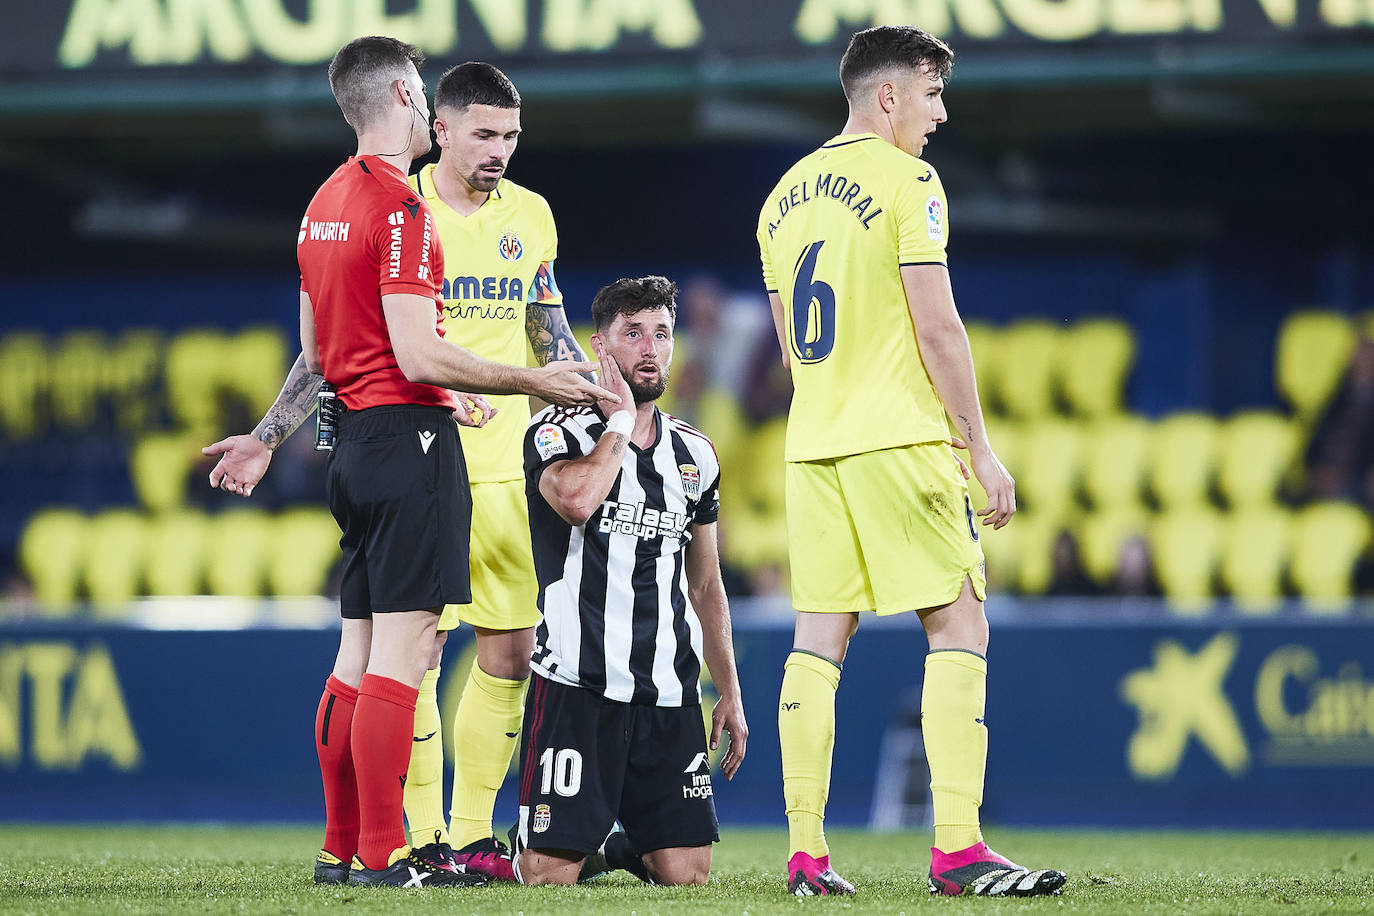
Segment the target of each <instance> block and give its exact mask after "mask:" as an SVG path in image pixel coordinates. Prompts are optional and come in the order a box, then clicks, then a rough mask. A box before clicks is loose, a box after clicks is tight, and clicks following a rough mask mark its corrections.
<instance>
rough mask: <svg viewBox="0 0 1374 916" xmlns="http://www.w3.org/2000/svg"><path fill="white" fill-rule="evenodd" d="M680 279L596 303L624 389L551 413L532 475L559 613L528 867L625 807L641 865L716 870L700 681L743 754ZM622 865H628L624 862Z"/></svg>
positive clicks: (612, 292) (547, 657)
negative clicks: (690, 405)
mask: <svg viewBox="0 0 1374 916" xmlns="http://www.w3.org/2000/svg"><path fill="white" fill-rule="evenodd" d="M676 292H677V287H676V285H675V284H673V283H672V282H670V281H668V280H666V279H664V278H663V277H643V278H640V279H634V280H618V281H616V282H615V283H613V284H611V285H610V286H607V287H605V288H603V289H602V290H601V291H600V292H598V293H597V295H596V298H595V300H594V301H593V302H592V317H593V319H594V320H595V322H596V334H595V335H594V336H593V337H592V343H593V345H594V347H595V348H596V353H597V356H598V357H599V358H600V360H601V371H602V377H601V378H602V384H603V386H605V387H606V388H607V390H609V391H611V392H612V393H614V394H617V395H619V397H620V399H621V402H620V403H619V404H615V405H611V404H605V403H602V404H599V405H598V406H597V408H586V409H581V410H566V409H563V408H556V407H551V408H548V409H546V410H544V411H543V412H541V413H539V414H538V415H536V416H535V418H534V419H533V420H532V421H531V423H530V426H529V429H528V430H527V431H526V434H525V492H526V496H527V498H528V500H529V509H530V529H531V532H532V534H533V547H534V560H535V569H536V571H537V573H538V576H539V594H540V599H539V603H540V610H541V611H542V612H543V615H544V619H543V622H542V623H540V624H539V627H538V629H537V630H536V633H535V640H536V646H535V651H534V655H533V657H532V658H531V660H530V666H531V669H532V674H533V677H532V681H531V684H530V690H529V695H528V698H527V699H526V706H525V727H524V734H523V737H522V740H521V749H520V822H519V824H518V825H517V836H516V851H517V858H516V862H515V868H516V873H517V874H518V875H519V876H520V878H521V880H523V881H524V882H525V883H526V884H571V883H573V882H575V881H576V880H577V878H578V874H579V871H580V870H581V868H582V865H583V863H584V861H585V860H586V859H587V857H588V856H590V855H592V854H595V853H596V852H597V851H598V849H599V848H600V847H601V845H602V841H603V840H604V839H605V838H606V836H607V834H608V833H609V832H610V830H611V827H612V825H613V824H614V822H615V821H616V820H617V818H618V819H619V820H620V822H621V824H622V825H623V826H624V828H625V837H624V839H623V840H620V841H619V845H620V847H621V851H622V854H623V851H624V847H625V846H626V845H628V847H629V850H630V853H629V855H630V857H631V858H632V859H633V861H632V862H631V863H624V862H622V863H620V864H621V865H622V867H625V866H626V864H628V865H630V866H632V867H631V870H633V871H635V872H637V873H639V874H641V875H645V874H647V876H648V877H649V879H651V880H652V881H654V882H655V883H658V884H701V883H704V882H705V881H706V878H707V875H708V874H709V872H710V868H711V844H712V843H713V842H715V841H716V840H717V839H718V838H719V837H718V836H717V832H716V828H717V821H716V810H715V802H714V800H713V798H712V787H711V767H710V763H709V759H708V748H707V736H706V731H705V728H704V726H703V721H702V714H701V692H700V688H699V687H698V680H699V677H700V673H701V661H702V658H703V657H704V659H705V661H706V664H707V666H708V668H709V669H710V672H711V674H712V676H713V678H714V680H715V685H716V688H717V690H718V691H719V693H720V701H719V702H718V703H717V704H716V706H715V710H714V713H713V716H712V727H711V736H710V747H711V748H715V747H716V745H717V743H718V741H719V739H720V735H721V732H723V731H724V732H728V733H729V735H730V742H729V744H730V746H729V749H728V751H727V753H726V755H725V758H724V760H723V761H722V767H721V768H722V771H723V772H724V774H725V776H726V778H727V779H729V778H732V777H733V776H734V774H735V771H736V770H737V769H738V768H739V765H740V762H741V761H742V760H743V759H744V752H745V741H746V739H747V737H748V726H747V725H746V724H745V721H744V707H743V705H742V704H741V702H740V692H739V677H738V674H737V672H736V670H735V657H734V647H733V645H732V643H731V637H730V611H729V607H728V605H727V602H726V597H725V587H724V585H723V584H722V582H721V577H720V564H719V557H718V554H717V548H716V524H715V523H716V517H717V515H718V513H719V508H720V501H719V497H718V493H719V486H720V465H719V462H718V461H717V459H716V453H715V449H714V448H713V447H712V445H711V442H710V440H708V439H707V438H706V437H705V436H703V435H702V434H701V433H700V432H698V431H697V430H695V429H693V428H692V427H691V426H689V425H687V424H686V423H683V422H682V421H680V420H677V419H676V418H674V417H671V416H668V415H666V414H664V413H662V412H660V411H659V410H658V408H657V407H655V406H654V401H655V400H657V399H658V398H659V397H660V396H661V395H662V394H663V392H664V390H665V388H666V387H667V384H668V367H669V365H670V363H671V362H672V355H673V322H674V318H675V315H676V309H677V305H676V302H675V295H676ZM612 864H613V865H614V864H617V863H615V862H612Z"/></svg>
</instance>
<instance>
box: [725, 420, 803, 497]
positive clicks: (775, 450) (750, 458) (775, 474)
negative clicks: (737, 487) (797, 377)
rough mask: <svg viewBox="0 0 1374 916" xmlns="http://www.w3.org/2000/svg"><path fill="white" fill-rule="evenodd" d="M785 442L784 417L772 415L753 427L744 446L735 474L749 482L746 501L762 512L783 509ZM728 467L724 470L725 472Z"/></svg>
mask: <svg viewBox="0 0 1374 916" xmlns="http://www.w3.org/2000/svg"><path fill="white" fill-rule="evenodd" d="M786 443H787V418H786V417H775V418H774V419H772V420H769V421H768V422H766V423H764V424H763V425H762V426H759V427H758V428H757V429H755V430H754V431H753V432H752V433H751V434H750V436H749V444H748V445H747V446H745V448H744V455H745V463H744V464H743V465H742V466H741V467H740V468H739V470H738V471H736V472H735V473H738V474H742V475H743V476H744V478H745V479H746V480H747V481H749V493H748V496H749V500H750V503H751V504H753V505H754V506H755V507H756V508H757V509H758V510H759V511H760V512H763V513H764V514H769V513H777V512H783V511H785V509H786V504H787V482H786V477H785V474H784V467H783V456H784V454H785V451H786ZM728 472H729V468H726V470H725V472H723V473H728Z"/></svg>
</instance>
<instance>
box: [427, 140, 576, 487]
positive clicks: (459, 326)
mask: <svg viewBox="0 0 1374 916" xmlns="http://www.w3.org/2000/svg"><path fill="white" fill-rule="evenodd" d="M434 168H435V164H434V163H431V164H429V165H426V166H425V167H424V168H422V169H421V170H420V171H419V172H417V173H416V174H414V175H411V176H410V184H411V186H412V187H414V188H415V190H416V192H417V193H418V194H420V196H422V197H423V198H424V199H425V202H426V203H428V204H429V208H430V210H432V211H433V212H434V222H435V226H436V227H437V228H438V230H439V239H440V241H441V243H442V244H443V246H444V272H445V276H444V285H443V290H442V294H443V299H444V306H443V310H444V335H445V337H446V338H447V339H449V340H451V341H453V342H454V343H456V344H459V345H460V346H462V347H465V348H467V349H469V350H471V351H472V352H473V353H476V354H477V355H478V356H480V357H482V358H483V359H489V360H491V361H492V362H497V363H505V364H507V365H512V366H523V365H525V362H526V359H525V352H526V347H528V345H529V343H528V341H529V337H528V335H527V333H526V331H525V305H526V304H527V303H530V302H534V303H537V304H539V305H562V304H563V294H562V293H560V292H559V290H558V285H557V283H556V282H555V281H554V278H553V262H554V258H556V257H557V255H558V231H557V229H555V227H554V223H553V212H552V211H550V210H549V205H548V202H547V201H545V200H544V198H543V197H541V196H539V195H538V194H536V193H534V192H533V191H531V190H528V189H527V188H522V187H521V186H520V185H518V184H516V183H515V182H513V181H509V180H507V179H504V178H503V179H501V182H500V183H499V184H498V185H497V186H496V188H495V189H494V190H493V191H492V192H491V196H490V197H488V198H487V202H486V203H484V204H482V206H481V207H479V208H478V209H477V212H475V213H473V214H472V215H471V216H463V215H461V214H459V213H457V212H455V211H454V210H453V208H452V207H450V206H449V205H448V204H446V203H444V202H443V201H442V200H441V199H440V198H439V194H438V192H437V191H435V189H434V177H433V176H434ZM487 400H489V401H491V403H492V406H494V407H497V408H499V411H500V412H499V413H497V415H496V416H495V417H493V418H492V420H491V422H489V423H488V424H487V425H486V426H484V427H483V428H482V429H466V428H465V429H463V430H462V439H463V455H464V457H465V458H466V459H467V465H468V479H469V480H470V481H471V482H473V483H490V482H494V481H500V480H521V479H523V478H524V476H525V472H524V466H523V461H524V452H523V443H524V436H525V427H526V426H528V425H529V421H530V408H529V398H527V397H526V396H525V395H523V394H514V395H488V396H487Z"/></svg>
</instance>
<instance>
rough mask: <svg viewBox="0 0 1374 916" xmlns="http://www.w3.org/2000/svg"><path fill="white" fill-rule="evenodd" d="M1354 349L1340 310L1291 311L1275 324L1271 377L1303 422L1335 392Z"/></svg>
mask: <svg viewBox="0 0 1374 916" xmlns="http://www.w3.org/2000/svg"><path fill="white" fill-rule="evenodd" d="M1354 350H1355V329H1354V328H1353V327H1352V326H1351V321H1350V319H1349V318H1348V317H1346V316H1345V315H1342V314H1341V313H1340V312H1334V311H1329V310H1319V309H1312V310H1307V311H1301V312H1295V313H1293V314H1292V315H1290V316H1289V317H1288V319H1287V320H1285V321H1284V323H1283V326H1282V327H1281V328H1279V340H1278V346H1277V348H1276V351H1275V354H1274V356H1275V366H1274V378H1275V381H1276V382H1277V385H1278V389H1279V393H1280V394H1282V395H1283V397H1284V400H1286V401H1287V402H1288V404H1289V406H1291V407H1292V408H1293V412H1294V413H1295V414H1297V416H1298V419H1299V420H1301V421H1302V422H1303V423H1304V424H1310V423H1311V422H1312V421H1314V420H1315V419H1316V418H1317V416H1318V415H1319V414H1320V413H1321V411H1322V409H1323V408H1324V407H1325V406H1326V405H1327V403H1328V402H1329V401H1330V400H1331V397H1332V396H1333V395H1334V394H1335V393H1336V389H1337V388H1339V387H1340V384H1341V379H1342V378H1343V377H1344V375H1345V369H1346V366H1347V365H1349V363H1350V354H1351V353H1353V352H1354Z"/></svg>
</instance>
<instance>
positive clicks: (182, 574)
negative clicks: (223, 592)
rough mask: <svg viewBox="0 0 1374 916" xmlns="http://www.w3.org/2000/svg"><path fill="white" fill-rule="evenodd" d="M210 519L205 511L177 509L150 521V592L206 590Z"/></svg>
mask: <svg viewBox="0 0 1374 916" xmlns="http://www.w3.org/2000/svg"><path fill="white" fill-rule="evenodd" d="M209 529H210V523H209V520H208V519H207V518H206V516H205V513H204V512H200V511H198V510H190V509H174V510H172V511H170V512H164V513H162V514H160V515H156V516H154V517H153V518H152V519H151V521H150V522H149V530H148V549H147V552H146V553H145V558H146V566H145V573H144V580H145V581H146V582H147V585H148V594H150V595H158V596H165V595H200V594H204V593H205V561H206V552H207V550H209V549H210V547H211V545H210V540H209V538H210V534H209Z"/></svg>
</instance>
